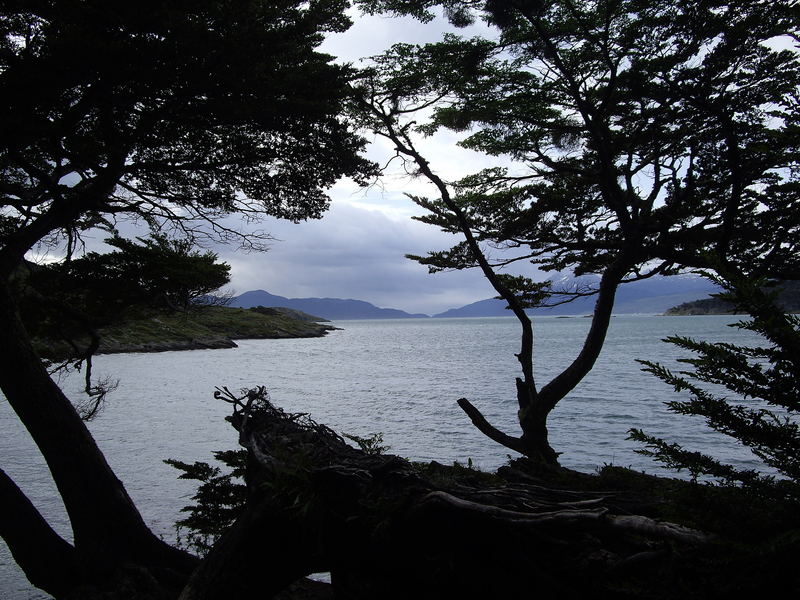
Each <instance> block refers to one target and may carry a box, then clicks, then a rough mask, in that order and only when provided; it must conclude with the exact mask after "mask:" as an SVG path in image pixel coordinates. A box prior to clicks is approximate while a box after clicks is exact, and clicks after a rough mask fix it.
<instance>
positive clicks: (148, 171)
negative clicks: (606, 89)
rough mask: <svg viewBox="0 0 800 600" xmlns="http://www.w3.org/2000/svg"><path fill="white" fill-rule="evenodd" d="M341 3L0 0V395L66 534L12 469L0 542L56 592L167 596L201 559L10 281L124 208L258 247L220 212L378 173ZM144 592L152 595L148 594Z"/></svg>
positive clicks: (302, 204)
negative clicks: (153, 528)
mask: <svg viewBox="0 0 800 600" xmlns="http://www.w3.org/2000/svg"><path fill="white" fill-rule="evenodd" d="M345 7H346V2H344V1H342V0H318V1H315V2H311V3H307V2H300V1H297V0H280V1H278V2H263V1H261V0H252V1H247V2H237V3H233V4H231V3H228V2H218V1H215V0H196V1H192V2H185V1H181V2H177V3H176V2H170V3H163V2H155V1H150V0H145V1H144V2H136V3H129V2H116V1H114V2H108V1H107V0H33V1H30V0H29V1H25V2H5V3H4V4H3V9H2V13H0V28H2V38H0V202H1V203H2V210H0V347H2V348H3V352H4V358H3V360H2V362H0V389H2V392H3V394H4V395H5V398H6V400H7V401H8V402H9V404H10V405H11V407H12V408H13V409H14V411H15V412H16V414H17V415H18V416H19V418H20V420H21V421H22V422H23V423H24V425H25V427H26V428H27V430H28V431H29V432H30V435H31V436H32V438H33V440H34V441H35V443H36V444H37V446H38V447H39V449H40V450H41V452H42V454H43V456H44V458H45V460H46V462H47V465H48V467H49V469H50V472H51V474H52V476H53V478H54V480H55V483H56V486H57V488H58V491H59V493H60V495H61V498H62V500H63V502H64V506H65V507H66V511H67V514H68V516H69V519H70V523H71V526H72V530H73V534H74V542H73V543H68V542H67V541H65V540H64V539H63V538H61V537H60V536H59V535H57V534H56V533H55V532H54V531H53V529H52V528H51V527H50V526H49V525H48V524H47V522H46V521H45V519H43V518H42V517H41V515H40V514H39V513H38V512H37V511H36V509H35V508H34V507H33V506H32V504H31V503H30V502H29V501H28V499H27V498H26V497H25V495H24V494H23V492H22V491H21V490H20V489H19V488H18V487H17V486H16V485H15V483H14V482H13V481H12V480H11V479H10V478H9V477H8V476H7V474H6V473H4V472H3V471H0V498H1V499H2V509H3V510H2V514H0V534H2V536H3V538H4V540H5V541H6V543H7V544H8V546H9V548H10V549H11V552H12V553H13V555H14V557H15V559H16V560H17V562H18V563H19V565H20V566H21V567H22V569H23V570H24V571H25V573H26V575H27V576H28V578H29V579H30V580H31V581H32V582H33V583H34V585H36V586H38V587H39V588H41V589H43V590H45V591H46V592H48V593H50V594H52V595H54V596H57V597H67V596H73V597H78V596H80V597H84V596H82V595H81V594H84V593H87V590H88V588H90V587H92V586H95V587H102V586H107V587H108V589H112V590H113V589H123V588H125V586H120V584H119V581H120V579H121V578H124V577H126V575H125V573H127V574H128V575H131V574H132V573H133V574H135V575H132V576H131V577H130V578H129V585H133V586H134V587H135V586H139V587H141V588H142V590H143V592H142V593H143V594H144V593H152V595H153V596H154V597H155V596H157V597H161V596H160V595H158V594H160V593H161V592H159V591H158V590H159V589H161V590H164V589H166V590H170V589H171V590H173V591H174V590H176V589H180V587H181V586H182V585H183V582H184V581H185V580H186V577H187V575H188V572H189V571H190V570H191V569H192V568H193V566H194V564H195V560H196V559H194V557H191V556H189V555H188V554H185V553H183V552H181V551H178V550H176V549H174V548H172V547H170V546H169V545H168V544H166V543H165V542H163V541H162V540H160V539H159V538H157V537H156V536H155V535H153V534H152V533H151V532H150V530H149V529H148V528H147V526H146V525H145V523H144V522H143V520H142V518H141V516H140V515H139V512H138V511H137V509H136V507H135V506H134V504H133V502H132V501H131V499H130V497H129V496H128V494H127V492H126V491H125V488H124V487H123V485H122V483H121V482H120V481H119V480H118V479H117V477H116V476H115V474H114V473H113V472H112V470H111V469H110V468H109V466H108V464H107V463H106V461H105V458H104V457H103V455H102V453H101V452H100V450H99V449H98V447H97V445H96V444H95V442H94V440H93V439H92V437H91V435H90V434H89V432H88V430H87V429H86V427H85V425H84V423H83V422H82V421H81V419H80V417H79V416H78V414H77V413H76V411H75V410H74V408H73V406H72V405H71V404H70V402H69V400H68V399H67V398H66V397H65V396H64V394H63V393H62V392H61V390H60V389H59V388H58V387H57V386H56V384H55V383H54V382H53V381H52V380H51V379H50V377H49V376H48V373H47V370H46V369H45V367H44V366H43V364H42V362H41V361H40V359H39V357H38V356H37V355H36V353H35V351H34V350H33V348H32V346H31V343H30V338H29V335H28V333H27V332H26V330H25V327H24V325H23V324H22V322H21V321H20V318H19V313H18V307H17V300H16V297H15V293H16V292H17V291H18V288H19V286H20V285H22V283H23V282H22V278H21V277H20V276H19V273H20V269H19V266H20V265H21V263H22V261H23V259H24V257H25V256H26V254H27V253H29V252H31V251H32V250H35V249H36V248H37V245H40V244H43V243H51V242H53V241H57V240H59V239H60V240H62V241H63V240H66V247H67V253H68V254H69V253H71V252H72V250H73V249H74V248H75V245H76V243H78V241H79V240H80V235H81V233H82V232H85V231H86V230H88V229H90V228H98V227H100V228H106V229H109V230H111V229H113V225H114V223H115V222H116V221H117V220H118V219H121V218H136V219H139V220H143V221H145V222H146V223H147V224H149V225H151V226H153V227H157V228H158V227H162V228H163V227H164V226H165V225H170V226H172V227H173V228H176V229H177V230H178V231H179V233H184V234H187V235H189V236H193V237H197V236H199V235H209V236H215V237H216V238H218V239H224V240H238V241H239V242H241V243H243V244H246V245H250V246H257V245H259V243H261V242H263V240H264V239H266V238H265V236H264V234H259V233H255V234H252V233H251V234H247V233H246V232H242V231H240V230H237V229H235V228H233V227H232V226H230V224H229V221H224V220H223V218H224V217H225V216H227V215H231V214H235V213H239V214H244V215H245V216H246V217H247V218H249V219H251V220H257V219H258V218H259V217H261V216H264V215H272V216H276V217H282V218H286V219H291V220H301V219H306V218H316V217H319V216H321V214H322V213H323V212H324V211H325V209H326V208H327V206H328V202H329V200H328V198H327V196H326V194H325V190H326V188H327V187H329V186H330V185H331V184H333V183H334V182H335V181H336V180H337V179H338V178H340V177H342V176H352V177H355V178H357V179H359V178H361V177H364V176H367V175H369V174H370V173H371V166H370V165H369V164H368V163H367V162H366V161H365V160H364V159H362V158H360V157H359V156H358V152H359V151H360V150H361V148H362V140H361V139H360V138H359V137H358V136H356V135H354V134H353V132H352V129H351V128H350V126H349V124H348V123H347V121H346V120H344V119H342V118H341V116H340V115H341V114H342V108H343V102H344V101H345V99H346V97H347V95H348V93H349V92H348V90H349V88H348V81H349V78H350V73H349V70H348V69H347V68H345V67H340V66H337V65H335V64H332V62H331V57H330V56H327V55H325V54H321V53H319V52H317V51H316V47H317V46H318V45H319V44H320V43H321V41H322V39H323V37H324V35H325V34H326V33H327V32H331V31H342V30H344V29H346V28H347V27H348V25H349V21H348V20H347V18H346V17H345V16H344V14H343V11H344V8H345ZM148 586H149V587H150V588H151V589H149V590H148V589H146V588H148Z"/></svg>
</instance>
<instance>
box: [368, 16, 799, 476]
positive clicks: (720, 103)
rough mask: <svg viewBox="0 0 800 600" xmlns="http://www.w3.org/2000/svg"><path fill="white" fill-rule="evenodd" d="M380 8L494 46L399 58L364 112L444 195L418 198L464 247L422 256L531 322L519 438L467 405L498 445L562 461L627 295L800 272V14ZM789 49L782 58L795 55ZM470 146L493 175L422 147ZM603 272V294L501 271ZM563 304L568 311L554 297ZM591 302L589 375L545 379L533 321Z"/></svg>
mask: <svg viewBox="0 0 800 600" xmlns="http://www.w3.org/2000/svg"><path fill="white" fill-rule="evenodd" d="M360 4H361V5H362V6H364V7H366V8H367V9H368V10H370V11H389V12H392V13H404V14H411V15H414V16H416V17H418V18H420V19H422V20H428V19H431V18H433V14H434V13H433V12H432V10H433V9H435V8H437V7H441V8H443V9H444V11H445V14H446V15H447V16H449V17H450V19H451V21H452V22H453V23H454V24H456V25H459V26H463V25H467V24H469V23H470V22H472V21H473V20H474V19H475V18H477V16H480V18H482V19H484V20H485V21H486V22H487V23H488V24H489V25H490V26H492V28H493V30H494V31H495V32H496V37H495V38H493V39H482V38H471V39H465V38H462V37H459V36H455V35H452V34H447V35H445V37H444V39H443V40H442V41H441V42H438V43H434V44H428V45H425V46H413V45H408V44H399V45H397V46H395V47H393V48H392V49H391V50H390V51H388V52H387V53H385V54H383V55H382V56H379V57H376V58H375V59H374V63H373V66H372V69H371V70H368V71H366V72H365V73H364V75H363V80H362V83H361V92H362V95H363V100H362V103H361V109H362V111H363V114H364V115H365V117H364V118H365V120H366V122H367V124H368V125H369V126H370V127H372V128H373V129H374V130H375V131H376V132H377V133H378V134H380V135H382V136H384V137H385V138H387V139H388V140H389V141H390V142H391V143H392V145H393V146H394V149H395V151H396V153H397V155H398V156H399V157H400V158H401V159H402V160H404V161H405V162H406V169H407V171H408V172H409V173H413V174H416V175H419V176H421V177H424V178H426V179H427V180H428V181H429V182H430V183H431V184H432V186H433V189H434V190H435V191H434V193H435V194H436V195H435V196H433V197H431V198H427V197H417V196H414V197H412V200H413V201H414V202H416V203H417V204H418V205H419V206H421V207H422V208H424V209H425V210H426V211H427V212H426V214H425V215H423V216H421V217H417V218H418V219H419V220H420V221H422V222H425V223H429V224H431V225H434V226H437V227H440V228H441V229H442V230H444V231H446V232H449V233H454V234H458V235H460V236H461V237H462V241H461V242H459V243H458V244H456V245H455V246H454V247H452V248H451V249H449V250H445V251H437V252H431V253H430V254H428V255H427V256H424V257H412V258H415V259H416V260H418V261H419V262H421V263H422V264H425V265H428V267H429V269H430V270H431V271H432V272H436V271H442V270H450V269H465V268H471V267H477V268H480V269H481V270H482V271H483V274H484V275H485V276H486V278H487V279H488V280H489V281H490V283H491V284H492V286H493V287H494V289H495V290H496V291H497V293H498V294H499V296H500V297H501V298H502V299H504V300H506V302H507V303H508V306H509V308H510V309H511V310H512V311H513V313H514V314H515V315H516V317H517V318H518V319H519V321H520V323H521V325H522V343H521V349H520V352H519V354H517V358H518V359H519V362H520V365H521V368H522V376H521V377H519V378H518V379H517V400H518V404H519V413H518V414H519V422H520V425H521V428H522V435H521V436H520V437H516V436H512V435H509V434H507V433H505V432H502V431H499V430H498V429H496V428H495V427H494V426H492V425H491V424H490V423H488V422H487V421H486V419H485V418H484V417H483V415H482V414H481V413H480V412H479V411H478V409H477V408H476V407H475V406H473V405H472V404H471V403H470V402H469V401H468V400H466V399H461V400H459V404H460V406H461V408H462V409H463V410H464V411H465V412H466V413H467V414H468V415H469V416H470V418H471V419H472V421H473V423H474V424H475V425H476V426H477V427H478V428H479V429H480V430H481V431H482V432H484V433H485V434H486V435H488V436H489V437H490V438H492V439H493V440H495V441H497V442H499V443H501V444H503V445H505V446H507V447H508V448H511V449H513V450H516V451H518V452H520V453H522V454H525V455H527V456H529V457H531V458H535V459H537V460H539V461H542V462H545V463H550V464H555V463H556V462H557V454H556V452H555V451H554V450H553V449H552V448H551V446H550V444H549V442H548V438H547V416H548V414H549V413H550V411H552V410H553V409H554V408H555V406H556V404H557V403H558V402H559V401H561V400H562V399H563V398H564V397H565V396H567V395H568V394H569V393H570V392H571V391H572V390H573V389H574V388H575V386H576V385H577V384H578V383H579V382H580V381H581V380H582V378H583V377H584V376H585V375H586V374H587V373H588V372H589V371H590V369H591V368H592V366H593V364H594V362H595V360H596V359H597V357H598V355H599V353H600V351H601V348H602V346H603V342H604V339H605V336H606V332H607V330H608V326H609V320H610V317H611V313H612V310H613V307H614V298H615V294H616V291H617V289H618V287H619V286H620V285H621V284H624V283H627V282H631V281H637V280H641V279H645V278H648V277H652V276H655V275H669V274H674V273H678V272H680V271H682V270H683V269H685V268H687V267H691V268H706V269H708V268H713V265H710V264H709V263H708V261H707V259H706V256H707V254H706V253H707V252H708V251H714V252H715V253H716V255H717V256H718V257H719V260H721V261H722V262H723V263H724V264H730V265H731V266H737V265H738V266H742V265H748V264H753V263H754V262H755V261H756V260H757V261H758V264H759V265H760V270H759V272H756V273H753V275H754V276H765V275H768V276H775V277H782V278H793V276H796V274H797V270H798V269H797V267H798V253H797V250H798V246H797V244H798V239H800V235H799V234H800V232H799V231H798V226H799V225H800V207H799V206H798V196H797V186H798V178H797V173H798V170H797V167H798V163H797V141H798V136H797V132H798V125H800V121H799V120H798V101H797V99H798V83H800V62H799V61H798V54H797V53H796V52H794V51H792V50H788V49H781V43H778V42H776V40H783V42H786V41H787V40H791V39H795V40H796V39H797V35H796V25H797V19H796V17H797V7H796V6H789V5H788V4H786V3H767V2H761V1H755V0H752V1H751V0H746V1H743V2H736V3H727V2H717V1H706V0H696V1H694V0H693V1H688V2H685V1H681V2H677V1H667V2H652V1H647V0H599V1H591V2H589V1H583V0H552V1H546V2H538V1H536V2H533V1H528V0H507V1H503V0H494V1H487V2H477V1H469V0H466V1H458V0H442V1H435V0H430V1H429V0H418V1H412V2H398V1H395V0H364V1H363V2H361V3H360ZM783 46H784V47H785V46H786V44H785V43H783ZM442 128H446V129H450V130H453V131H457V132H463V133H464V135H465V137H464V139H463V141H461V142H460V145H461V146H463V147H465V148H468V149H471V150H475V151H477V152H480V153H482V154H483V155H485V156H486V157H487V161H488V160H494V161H495V164H494V166H490V167H488V168H486V169H484V170H482V171H480V172H478V173H475V174H473V175H470V176H468V177H465V178H462V179H460V180H459V181H448V180H447V179H446V178H445V177H444V176H442V175H441V174H440V173H439V172H438V171H437V168H436V165H435V164H431V163H430V162H429V161H428V160H427V158H426V157H425V153H424V150H422V149H421V148H422V145H421V142H420V141H419V139H420V136H421V135H432V134H434V133H435V132H437V131H438V130H440V129H442ZM518 261H526V262H528V263H532V264H533V265H535V266H536V267H538V268H539V269H540V270H543V271H557V272H562V273H563V272H571V273H572V274H574V275H576V276H580V275H596V276H597V277H598V284H597V286H596V287H595V288H594V289H578V288H570V289H552V287H551V284H550V282H544V283H541V282H534V281H532V280H531V279H530V278H528V277H525V276H521V275H514V274H511V273H507V272H503V270H504V269H507V268H508V267H509V266H510V265H512V264H513V263H516V262H518ZM554 292H561V293H562V295H561V296H553V293H554ZM587 294H596V295H597V302H596V305H595V310H594V314H593V318H592V323H591V327H590V328H589V331H588V333H587V335H586V338H585V341H584V343H583V346H582V348H581V350H580V352H579V353H578V355H577V356H576V358H575V360H574V361H573V362H572V363H571V364H570V365H569V366H568V367H567V368H565V369H564V370H563V371H562V372H561V373H559V374H558V375H556V376H555V377H554V378H553V379H552V380H551V381H549V382H548V383H546V384H544V385H541V384H537V381H536V380H535V378H534V364H533V330H532V325H531V322H530V320H529V318H528V316H527V315H526V313H525V309H526V308H529V307H532V306H537V305H542V304H546V303H553V302H563V301H567V300H569V299H570V298H575V297H578V296H585V295H587Z"/></svg>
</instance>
